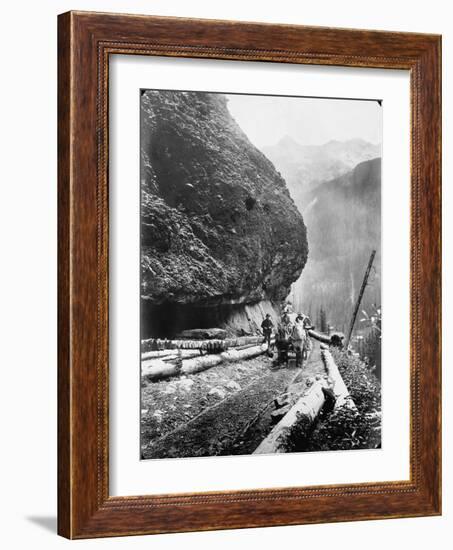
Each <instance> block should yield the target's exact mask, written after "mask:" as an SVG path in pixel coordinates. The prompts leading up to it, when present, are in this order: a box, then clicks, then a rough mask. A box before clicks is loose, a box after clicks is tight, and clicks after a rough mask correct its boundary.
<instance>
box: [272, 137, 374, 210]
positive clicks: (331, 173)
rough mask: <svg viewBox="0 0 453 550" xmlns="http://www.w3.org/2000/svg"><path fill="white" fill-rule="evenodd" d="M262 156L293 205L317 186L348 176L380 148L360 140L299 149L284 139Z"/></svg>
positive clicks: (334, 142)
mask: <svg viewBox="0 0 453 550" xmlns="http://www.w3.org/2000/svg"><path fill="white" fill-rule="evenodd" d="M263 152H264V154H265V155H266V156H267V157H268V158H269V159H270V160H271V161H272V162H273V163H274V165H275V167H276V168H277V170H279V171H280V172H281V174H282V175H283V177H284V178H285V180H286V181H287V184H288V187H289V190H290V192H291V195H292V197H293V198H294V200H296V202H297V200H298V199H300V200H304V199H305V194H306V193H307V192H309V191H310V190H311V189H312V188H313V187H314V186H316V185H318V184H319V183H321V182H324V181H329V180H331V179H334V178H337V177H339V176H341V175H342V174H345V173H347V172H349V171H350V170H352V169H353V168H354V167H355V166H357V164H359V163H360V162H363V161H365V160H370V159H373V158H376V157H379V156H380V155H381V148H380V145H374V144H372V143H368V142H366V141H364V140H362V139H351V140H348V141H344V142H343V141H335V140H332V141H329V142H328V143H325V144H324V145H301V144H299V143H298V142H297V141H295V140H294V139H293V138H291V137H289V136H286V137H284V138H282V139H281V140H280V141H279V142H278V143H277V144H276V145H274V146H271V147H265V148H263Z"/></svg>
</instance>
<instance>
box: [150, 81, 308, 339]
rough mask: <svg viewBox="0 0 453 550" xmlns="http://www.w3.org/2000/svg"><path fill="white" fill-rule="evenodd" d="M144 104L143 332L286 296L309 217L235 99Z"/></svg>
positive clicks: (156, 95) (165, 94)
mask: <svg viewBox="0 0 453 550" xmlns="http://www.w3.org/2000/svg"><path fill="white" fill-rule="evenodd" d="M141 109H142V116H141V123H142V128H141V145H142V150H141V155H142V163H141V178H142V185H141V189H142V206H141V213H142V217H141V238H142V243H141V244H142V248H141V249H142V258H141V263H142V279H141V295H142V321H144V333H145V334H146V335H149V334H150V333H162V332H167V333H168V332H174V331H178V330H180V329H181V328H191V327H194V326H197V325H199V326H201V327H202V326H203V325H204V326H206V325H209V324H211V326H214V325H212V323H214V322H216V324H217V325H219V324H222V323H223V324H224V323H228V322H231V320H232V319H231V316H232V315H236V317H237V318H238V319H239V317H241V315H244V312H245V306H250V305H253V304H258V303H259V302H261V301H271V302H277V301H280V300H282V299H284V298H285V297H286V296H287V294H288V292H289V289H290V286H291V283H292V282H293V281H295V280H296V279H297V278H298V277H299V275H300V273H301V271H302V269H303V267H304V265H305V262H306V260H307V252H308V247H307V239H306V229H305V225H304V222H303V220H302V217H301V215H300V213H299V211H298V209H297V208H296V206H295V204H294V202H293V200H292V199H291V197H290V195H289V192H288V189H287V187H286V184H285V181H284V180H283V178H282V177H281V176H280V175H279V174H278V173H277V172H276V170H275V168H274V166H273V164H272V163H271V162H270V161H269V160H267V158H266V157H265V156H264V155H263V154H262V153H261V152H260V151H259V150H258V149H256V148H255V147H254V146H253V145H252V144H251V143H250V141H249V140H248V138H247V136H246V135H245V134H244V133H243V132H242V130H241V129H240V128H239V126H238V125H237V124H236V122H235V121H234V119H233V118H232V117H231V115H230V113H229V111H228V107H227V100H226V98H225V97H224V96H222V95H219V94H207V93H198V92H169V91H151V90H149V91H144V92H142V97H141ZM158 319H160V321H159V320H158ZM156 323H157V324H156ZM142 324H143V323H142ZM239 324H240V323H239ZM233 325H234V323H233Z"/></svg>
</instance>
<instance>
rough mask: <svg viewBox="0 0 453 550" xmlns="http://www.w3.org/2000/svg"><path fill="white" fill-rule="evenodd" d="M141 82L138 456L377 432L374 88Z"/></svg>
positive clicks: (335, 445)
mask: <svg viewBox="0 0 453 550" xmlns="http://www.w3.org/2000/svg"><path fill="white" fill-rule="evenodd" d="M139 100H140V112H141V114H140V123H141V128H140V132H141V134H140V148H141V150H140V155H141V156H140V158H141V161H140V162H141V164H140V173H141V181H140V189H141V199H140V262H141V265H140V270H141V275H140V330H141V334H140V339H141V341H140V342H137V346H140V354H141V360H140V365H137V368H139V369H140V384H141V387H140V392H141V394H140V444H141V449H140V456H141V459H143V460H149V459H163V458H165V459H170V458H193V457H212V456H231V455H252V454H255V455H257V454H262V455H269V454H275V453H295V452H297V453H303V452H322V451H350V450H361V449H362V450H363V449H380V448H381V413H382V411H381V378H382V370H383V367H382V365H381V343H382V332H381V330H382V303H381V161H382V112H383V109H385V104H384V103H383V102H382V101H380V100H379V98H351V99H344V98H341V99H340V98H329V97H304V96H300V97H294V96H271V95H246V94H229V93H213V92H204V91H182V90H181V91H179V90H176V91H175V90H154V89H142V90H140V97H139Z"/></svg>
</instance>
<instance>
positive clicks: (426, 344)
mask: <svg viewBox="0 0 453 550" xmlns="http://www.w3.org/2000/svg"><path fill="white" fill-rule="evenodd" d="M110 55H147V56H156V55H158V56H171V57H189V58H208V59H209V58H210V59H229V60H235V61H238V62H240V61H256V62H260V61H261V62H262V61H268V62H280V63H296V64H297V63H300V64H315V65H326V66H347V67H369V68H384V69H389V70H392V69H404V70H408V71H409V72H410V88H411V89H410V95H411V137H410V139H411V237H410V254H411V280H410V293H411V297H410V301H411V322H410V343H411V346H410V347H411V349H410V387H411V396H410V403H411V410H410V417H411V426H410V439H411V445H410V479H409V480H408V481H388V482H379V483H355V484H351V485H328V486H327V485H326V486H317V487H289V488H284V489H277V488H275V489H256V490H247V491H246V490H239V491H221V492H205V493H191V494H187V493H186V494H167V495H144V496H133V497H124V496H122V497H116V496H115V497H111V496H110V495H109V425H108V424H109V423H108V418H109V398H108V396H109V342H108V332H109V319H108V315H109V287H108V282H109V274H108V266H109V252H108V250H109V237H108V233H109V232H108V226H109V205H108V197H109V191H108V161H109V158H108V131H109V110H108V89H109V56H110ZM440 62H441V37H440V36H438V35H429V34H414V33H395V32H382V31H365V30H353V29H333V28H324V27H305V26H293V25H273V24H259V23H246V22H233V21H217V20H200V19H182V18H168V17H153V16H139V15H123V14H102V13H91V12H68V13H65V14H62V15H60V16H59V21H58V159H59V160H58V532H59V534H61V535H62V536H65V537H67V538H90V537H101V536H119V535H132V534H151V533H163V532H181V531H200V530H209V529H228V528H244V527H259V526H270V525H294V524H307V523H323V522H333V521H353V520H364V519H379V518H392V517H415V516H428V515H439V514H440V513H441V359H440V358H441V330H440V328H441V124H440V113H441V76H440V75H441V72H440ZM422 323H423V326H422ZM426 327H429V334H430V338H429V339H428V338H425V337H424V334H425V332H426V330H427V329H426Z"/></svg>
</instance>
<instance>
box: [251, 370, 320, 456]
mask: <svg viewBox="0 0 453 550" xmlns="http://www.w3.org/2000/svg"><path fill="white" fill-rule="evenodd" d="M327 387H328V384H327V381H326V380H318V381H316V382H314V384H313V385H312V386H311V387H310V389H309V390H308V391H307V392H306V393H305V394H304V395H302V397H300V398H299V399H298V400H297V401H296V403H295V404H294V405H293V406H292V407H291V408H290V410H289V411H288V412H287V413H286V414H285V416H284V417H283V418H282V419H281V420H280V422H278V424H276V425H275V426H274V428H273V429H272V431H271V432H270V433H269V435H268V436H267V437H266V438H265V439H263V441H262V442H261V443H260V444H259V445H258V447H257V448H256V449H255V450H254V452H253V454H274V453H284V452H286V448H285V439H286V437H287V435H288V433H289V432H290V430H291V428H292V427H293V426H295V424H296V423H298V422H301V423H303V425H304V426H306V427H308V426H310V425H311V424H313V422H314V421H315V419H316V417H317V416H318V414H319V413H320V411H321V409H322V407H323V405H324V403H325V400H326V396H325V393H324V388H327Z"/></svg>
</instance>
